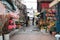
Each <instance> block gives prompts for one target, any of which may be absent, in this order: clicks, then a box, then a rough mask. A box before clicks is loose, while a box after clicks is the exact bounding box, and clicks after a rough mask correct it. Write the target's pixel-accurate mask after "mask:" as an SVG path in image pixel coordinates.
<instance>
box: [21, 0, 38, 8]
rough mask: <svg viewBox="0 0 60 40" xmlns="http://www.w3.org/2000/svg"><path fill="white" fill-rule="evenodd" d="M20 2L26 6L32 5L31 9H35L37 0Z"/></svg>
mask: <svg viewBox="0 0 60 40" xmlns="http://www.w3.org/2000/svg"><path fill="white" fill-rule="evenodd" d="M22 3H23V4H25V5H26V6H27V8H31V7H33V9H37V0H22Z"/></svg>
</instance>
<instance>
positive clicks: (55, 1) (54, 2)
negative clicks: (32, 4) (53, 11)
mask: <svg viewBox="0 0 60 40" xmlns="http://www.w3.org/2000/svg"><path fill="white" fill-rule="evenodd" d="M59 2H60V0H54V1H53V2H51V3H50V4H49V7H52V6H54V5H56V4H57V3H59Z"/></svg>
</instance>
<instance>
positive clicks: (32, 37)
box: [10, 25, 55, 40]
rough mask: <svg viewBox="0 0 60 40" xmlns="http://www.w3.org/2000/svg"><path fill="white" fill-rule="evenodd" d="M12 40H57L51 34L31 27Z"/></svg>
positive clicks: (21, 30)
mask: <svg viewBox="0 0 60 40" xmlns="http://www.w3.org/2000/svg"><path fill="white" fill-rule="evenodd" d="M10 40H55V38H54V37H53V36H51V35H50V34H49V33H45V32H41V31H38V29H37V28H36V26H33V25H30V26H28V27H25V28H24V29H20V31H19V32H18V33H17V34H15V35H14V36H12V37H11V39H10Z"/></svg>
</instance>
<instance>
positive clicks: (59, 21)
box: [56, 3, 60, 32]
mask: <svg viewBox="0 0 60 40" xmlns="http://www.w3.org/2000/svg"><path fill="white" fill-rule="evenodd" d="M56 18H57V22H56V30H57V32H60V3H58V4H57V15H56Z"/></svg>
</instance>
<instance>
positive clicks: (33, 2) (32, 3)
mask: <svg viewBox="0 0 60 40" xmlns="http://www.w3.org/2000/svg"><path fill="white" fill-rule="evenodd" d="M21 2H22V3H23V4H25V5H26V7H27V11H28V12H29V13H28V16H30V17H34V13H33V11H34V10H37V0H22V1H21ZM32 8H33V9H32Z"/></svg>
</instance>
